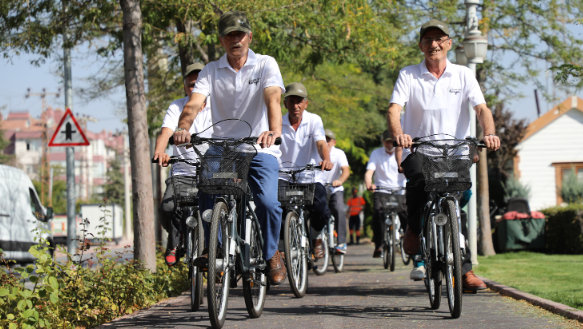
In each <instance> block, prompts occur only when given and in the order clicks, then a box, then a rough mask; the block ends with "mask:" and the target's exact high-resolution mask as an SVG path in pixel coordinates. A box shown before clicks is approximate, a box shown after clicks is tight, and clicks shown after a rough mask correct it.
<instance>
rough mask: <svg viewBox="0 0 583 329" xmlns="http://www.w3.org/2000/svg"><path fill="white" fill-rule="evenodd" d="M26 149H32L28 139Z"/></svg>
mask: <svg viewBox="0 0 583 329" xmlns="http://www.w3.org/2000/svg"><path fill="white" fill-rule="evenodd" d="M26 150H27V151H30V142H28V141H27V142H26Z"/></svg>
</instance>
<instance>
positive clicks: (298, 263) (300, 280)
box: [283, 211, 308, 298]
mask: <svg viewBox="0 0 583 329" xmlns="http://www.w3.org/2000/svg"><path fill="white" fill-rule="evenodd" d="M305 239H306V237H303V236H302V227H301V225H300V223H299V218H298V215H297V214H296V213H295V212H293V211H290V212H288V213H287V215H286V216H285V222H284V227H283V241H284V251H285V267H286V269H287V278H288V281H289V285H290V288H291V290H292V292H293V294H294V296H296V297H297V298H302V297H304V296H305V295H306V291H307V290H308V259H307V252H306V246H305V243H302V241H304V240H305Z"/></svg>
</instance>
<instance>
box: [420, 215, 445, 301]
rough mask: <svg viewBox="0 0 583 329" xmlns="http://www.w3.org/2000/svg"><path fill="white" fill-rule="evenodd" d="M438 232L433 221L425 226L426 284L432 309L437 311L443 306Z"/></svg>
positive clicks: (429, 221)
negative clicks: (438, 260)
mask: <svg viewBox="0 0 583 329" xmlns="http://www.w3.org/2000/svg"><path fill="white" fill-rule="evenodd" d="M435 241H436V231H435V230H434V222H433V220H428V221H427V223H426V224H425V248H424V255H423V256H424V257H423V258H424V261H425V282H426V286H427V292H428V293H429V304H430V305H431V309H433V310H436V309H438V308H439V306H440V305H441V271H440V270H439V269H438V268H437V246H436V243H435Z"/></svg>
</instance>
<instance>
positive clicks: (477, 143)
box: [393, 138, 487, 148]
mask: <svg viewBox="0 0 583 329" xmlns="http://www.w3.org/2000/svg"><path fill="white" fill-rule="evenodd" d="M465 140H466V141H473V139H468V138H467V139H465ZM430 142H431V141H430V140H429V141H421V142H420V141H416V140H413V143H412V144H411V147H416V146H419V145H421V144H423V143H430ZM474 143H476V147H483V148H487V146H486V144H484V141H479V142H474ZM393 146H394V147H399V143H397V141H393Z"/></svg>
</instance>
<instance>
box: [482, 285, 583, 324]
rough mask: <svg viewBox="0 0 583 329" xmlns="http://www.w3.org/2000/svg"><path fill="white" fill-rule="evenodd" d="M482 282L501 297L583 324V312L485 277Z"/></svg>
mask: <svg viewBox="0 0 583 329" xmlns="http://www.w3.org/2000/svg"><path fill="white" fill-rule="evenodd" d="M478 278H480V280H482V281H484V283H485V284H486V286H488V288H490V289H491V290H494V291H496V292H498V293H499V294H501V295H504V296H509V297H512V298H514V299H518V300H525V301H527V302H529V303H531V304H533V305H536V306H539V307H542V308H544V309H545V310H547V311H551V312H553V313H556V314H559V315H562V316H564V317H567V318H569V319H574V320H577V321H579V322H583V311H581V310H578V309H574V308H572V307H570V306H567V305H565V304H561V303H557V302H553V301H552V300H548V299H544V298H541V297H538V296H535V295H531V294H529V293H526V292H523V291H520V290H518V289H514V288H510V287H508V286H505V285H502V284H500V283H498V282H495V281H492V280H488V279H486V278H484V277H481V276H478Z"/></svg>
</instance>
